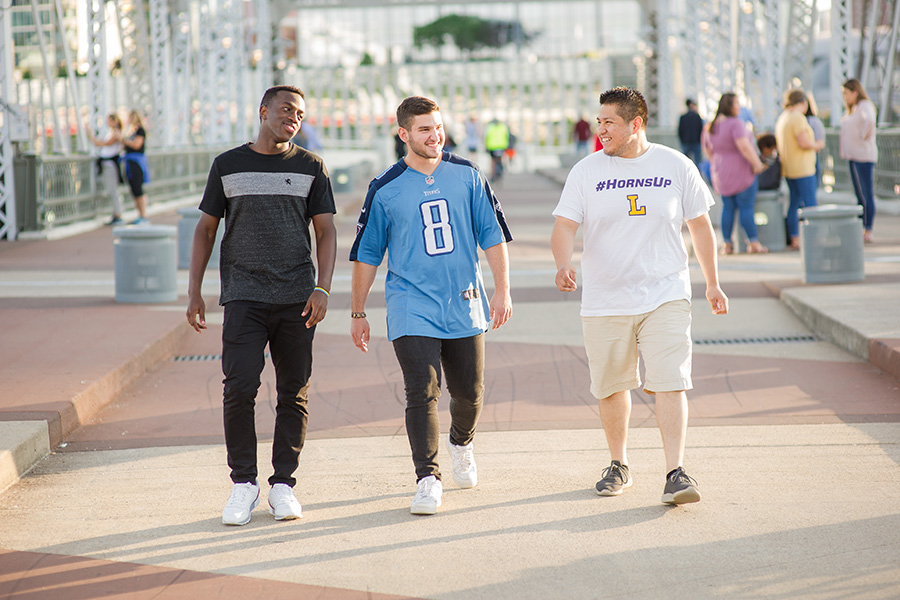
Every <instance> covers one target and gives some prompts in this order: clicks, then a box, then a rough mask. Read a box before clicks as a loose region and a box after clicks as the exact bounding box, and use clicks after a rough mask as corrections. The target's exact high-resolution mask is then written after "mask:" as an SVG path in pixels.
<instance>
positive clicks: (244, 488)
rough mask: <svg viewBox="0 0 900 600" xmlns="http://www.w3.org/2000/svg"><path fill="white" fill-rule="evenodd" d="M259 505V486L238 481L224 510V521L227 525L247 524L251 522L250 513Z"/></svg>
mask: <svg viewBox="0 0 900 600" xmlns="http://www.w3.org/2000/svg"><path fill="white" fill-rule="evenodd" d="M257 506H259V486H258V485H257V484H255V483H236V484H234V487H233V488H231V497H229V498H228V503H227V504H226V505H225V509H224V510H223V511H222V522H223V523H225V524H226V525H246V524H247V523H249V522H250V513H251V512H253V509H254V508H256V507H257Z"/></svg>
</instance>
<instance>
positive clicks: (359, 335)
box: [350, 317, 369, 352]
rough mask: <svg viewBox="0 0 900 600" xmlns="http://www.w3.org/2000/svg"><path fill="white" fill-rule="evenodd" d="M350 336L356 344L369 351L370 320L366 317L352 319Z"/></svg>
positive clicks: (364, 350)
mask: <svg viewBox="0 0 900 600" xmlns="http://www.w3.org/2000/svg"><path fill="white" fill-rule="evenodd" d="M350 337H351V338H352V339H353V345H354V346H356V347H357V348H359V349H360V350H362V351H363V352H368V351H369V322H368V321H367V320H366V318H365V317H363V318H361V319H350Z"/></svg>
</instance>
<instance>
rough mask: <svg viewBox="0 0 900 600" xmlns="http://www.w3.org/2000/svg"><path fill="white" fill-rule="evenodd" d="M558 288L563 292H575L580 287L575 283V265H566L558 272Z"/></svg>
mask: <svg viewBox="0 0 900 600" xmlns="http://www.w3.org/2000/svg"><path fill="white" fill-rule="evenodd" d="M556 289H558V290H559V291H561V292H574V291H575V290H577V289H578V284H577V283H575V267H573V266H572V265H565V266H562V267H560V268H559V270H558V271H557V272H556Z"/></svg>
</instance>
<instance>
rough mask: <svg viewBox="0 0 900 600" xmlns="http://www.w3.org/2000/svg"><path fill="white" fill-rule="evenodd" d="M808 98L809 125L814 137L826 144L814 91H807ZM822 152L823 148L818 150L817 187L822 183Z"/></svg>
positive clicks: (807, 114)
mask: <svg viewBox="0 0 900 600" xmlns="http://www.w3.org/2000/svg"><path fill="white" fill-rule="evenodd" d="M806 100H807V103H808V106H807V108H806V120H807V122H808V123H809V126H810V127H812V130H813V137H815V139H816V141H817V142H822V143H823V144H824V143H825V124H824V123H822V119H820V118H819V107H818V106H817V105H816V99H815V98H814V97H813V95H812V92H807V93H806ZM823 148H824V146H823ZM821 153H822V150H821V149H820V150H816V187H819V186H821V185H822V161H821V160H820V157H819V155H820V154H821Z"/></svg>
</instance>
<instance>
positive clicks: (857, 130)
mask: <svg viewBox="0 0 900 600" xmlns="http://www.w3.org/2000/svg"><path fill="white" fill-rule="evenodd" d="M841 93H842V94H843V96H844V104H845V105H846V107H847V114H845V115H844V116H843V117H842V118H841V158H843V159H846V160H847V162H848V163H849V165H850V178H851V179H852V180H853V191H854V192H856V201H857V202H858V203H859V204H860V205H862V207H863V240H864V241H865V242H866V243H867V244H871V243H872V242H873V241H874V238H873V237H872V225H873V223H874V221H875V163H877V162H878V146H877V145H876V144H875V105H874V104H873V103H872V101H871V100H869V96H868V94H866V90H865V89H863V86H862V84H861V83H860V82H859V80H858V79H848V80H847V81H845V82H844V85H843V88H842V89H841Z"/></svg>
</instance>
